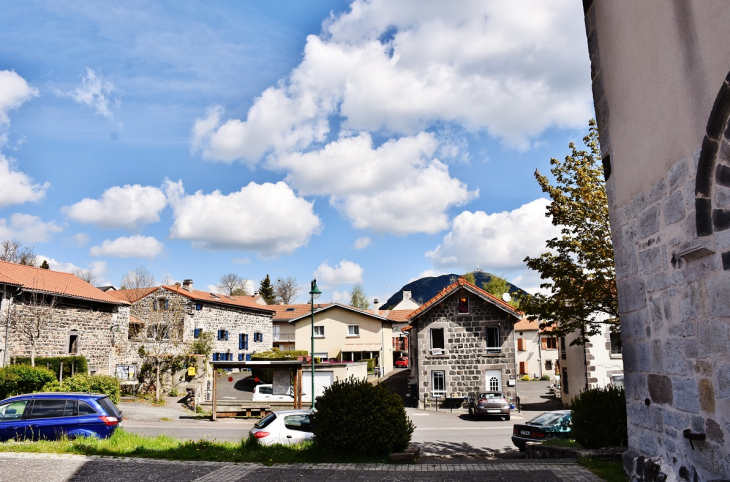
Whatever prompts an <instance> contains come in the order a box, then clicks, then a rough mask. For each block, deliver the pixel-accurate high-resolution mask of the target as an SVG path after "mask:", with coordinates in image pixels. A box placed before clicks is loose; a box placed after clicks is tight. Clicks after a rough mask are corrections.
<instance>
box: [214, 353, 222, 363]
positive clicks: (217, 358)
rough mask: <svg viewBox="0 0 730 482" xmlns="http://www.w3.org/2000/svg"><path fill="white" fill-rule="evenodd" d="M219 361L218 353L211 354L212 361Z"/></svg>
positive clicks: (219, 355)
mask: <svg viewBox="0 0 730 482" xmlns="http://www.w3.org/2000/svg"><path fill="white" fill-rule="evenodd" d="M220 359H221V354H220V353H213V361H219V360H220Z"/></svg>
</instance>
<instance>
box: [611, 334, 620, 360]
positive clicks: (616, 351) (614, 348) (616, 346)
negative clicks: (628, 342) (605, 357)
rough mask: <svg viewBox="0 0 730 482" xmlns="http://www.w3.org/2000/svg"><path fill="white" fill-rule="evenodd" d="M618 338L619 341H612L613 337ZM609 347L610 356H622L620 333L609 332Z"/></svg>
mask: <svg viewBox="0 0 730 482" xmlns="http://www.w3.org/2000/svg"><path fill="white" fill-rule="evenodd" d="M615 338H618V341H619V343H614V339H615ZM608 341H609V348H610V350H611V358H623V347H622V346H621V344H620V342H621V333H609V335H608Z"/></svg>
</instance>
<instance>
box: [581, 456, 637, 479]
mask: <svg viewBox="0 0 730 482" xmlns="http://www.w3.org/2000/svg"><path fill="white" fill-rule="evenodd" d="M578 463H579V464H581V465H582V466H583V467H585V468H587V469H588V470H590V471H591V472H593V473H594V474H596V475H597V476H598V477H600V478H602V479H603V480H606V481H607V482H624V481H625V480H626V478H625V476H624V466H623V464H622V463H621V462H619V461H611V462H609V461H606V460H596V459H591V458H582V459H578Z"/></svg>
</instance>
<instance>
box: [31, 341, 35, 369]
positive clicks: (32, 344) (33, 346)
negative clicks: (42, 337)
mask: <svg viewBox="0 0 730 482" xmlns="http://www.w3.org/2000/svg"><path fill="white" fill-rule="evenodd" d="M30 366H32V367H34V366H35V343H31V344H30Z"/></svg>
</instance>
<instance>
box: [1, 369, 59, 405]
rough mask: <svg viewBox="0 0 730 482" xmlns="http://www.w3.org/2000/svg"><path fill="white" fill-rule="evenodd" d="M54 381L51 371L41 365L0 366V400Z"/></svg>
mask: <svg viewBox="0 0 730 482" xmlns="http://www.w3.org/2000/svg"><path fill="white" fill-rule="evenodd" d="M55 381H56V376H55V375H54V374H53V372H51V371H50V370H48V369H47V368H43V367H32V366H28V365H9V366H7V367H5V368H0V400H2V399H4V398H8V397H12V396H13V395H22V394H24V393H33V392H37V391H39V390H41V389H42V388H43V387H44V386H45V385H46V384H47V383H49V382H55Z"/></svg>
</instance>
